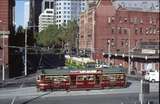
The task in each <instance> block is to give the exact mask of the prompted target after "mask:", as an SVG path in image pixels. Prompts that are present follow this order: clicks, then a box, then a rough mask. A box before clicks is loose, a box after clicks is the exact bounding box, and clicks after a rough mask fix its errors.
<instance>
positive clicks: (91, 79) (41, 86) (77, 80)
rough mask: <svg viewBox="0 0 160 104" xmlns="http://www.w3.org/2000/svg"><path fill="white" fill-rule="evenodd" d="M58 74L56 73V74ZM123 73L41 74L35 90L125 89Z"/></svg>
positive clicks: (61, 72)
mask: <svg viewBox="0 0 160 104" xmlns="http://www.w3.org/2000/svg"><path fill="white" fill-rule="evenodd" d="M57 72H58V73H57ZM125 86H126V75H125V72H122V71H116V72H113V70H111V69H98V70H97V69H95V70H67V69H66V70H61V69H60V70H52V71H50V72H47V71H46V70H45V72H43V74H41V75H39V76H38V78H37V89H38V90H47V89H51V90H54V89H65V90H74V89H94V88H107V87H125Z"/></svg>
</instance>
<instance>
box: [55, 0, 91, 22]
mask: <svg viewBox="0 0 160 104" xmlns="http://www.w3.org/2000/svg"><path fill="white" fill-rule="evenodd" d="M87 8H88V6H87V2H86V0H56V1H55V18H56V24H57V25H62V24H63V23H67V22H68V21H69V20H78V21H79V17H80V13H81V12H84V11H85V10H86V9H87Z"/></svg>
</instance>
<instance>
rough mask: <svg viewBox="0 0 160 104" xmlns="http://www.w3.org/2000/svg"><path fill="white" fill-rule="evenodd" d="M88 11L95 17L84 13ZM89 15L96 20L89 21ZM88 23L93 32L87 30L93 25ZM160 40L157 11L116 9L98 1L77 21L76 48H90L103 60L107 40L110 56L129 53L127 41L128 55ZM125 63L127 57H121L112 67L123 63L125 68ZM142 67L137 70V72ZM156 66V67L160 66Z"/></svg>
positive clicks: (106, 2)
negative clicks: (146, 43)
mask: <svg viewBox="0 0 160 104" xmlns="http://www.w3.org/2000/svg"><path fill="white" fill-rule="evenodd" d="M89 12H94V14H87V13H89ZM84 14H85V15H84ZM91 15H92V16H91ZM89 16H90V17H94V18H93V19H94V20H95V21H90V19H88V18H87V17H89ZM83 21H85V22H83ZM91 22H94V23H95V24H94V27H93V28H94V32H93V31H91V32H90V31H89V30H88V28H90V27H92V26H91V25H89V26H88V24H93V23H91ZM88 34H91V35H92V36H91V37H93V39H89V43H92V47H90V46H87V45H86V43H87V42H88V38H86V37H88ZM81 37H84V38H81ZM159 38H160V37H159V11H153V10H151V11H143V10H138V9H136V10H133V9H129V8H122V7H120V8H118V9H115V7H114V6H113V5H112V2H111V1H110V0H100V2H99V4H98V5H97V6H96V7H95V8H94V9H93V8H92V9H90V10H89V11H87V12H86V13H83V14H82V15H81V18H80V39H79V41H80V46H79V48H80V49H84V48H87V49H90V50H91V53H92V55H93V57H94V58H95V59H99V60H103V61H106V59H105V58H104V57H103V53H105V52H107V53H108V50H109V49H108V48H109V43H108V41H110V47H111V48H110V50H111V53H123V54H125V53H126V54H128V51H129V41H130V52H131V51H132V50H134V49H136V48H139V47H140V43H142V42H160V41H159ZM127 61H128V60H127V58H125V57H122V56H121V58H117V59H116V58H114V59H113V60H111V62H113V63H114V64H119V63H123V65H124V66H126V67H127V66H128V64H127ZM135 63H136V62H135ZM135 63H133V64H135ZM142 63H143V61H142ZM136 66H138V65H136ZM142 66H143V65H142ZM142 66H139V67H138V68H139V69H140V67H142ZM156 66H158V67H159V63H158V64H156ZM141 69H142V68H141Z"/></svg>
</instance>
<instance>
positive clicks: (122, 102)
mask: <svg viewBox="0 0 160 104" xmlns="http://www.w3.org/2000/svg"><path fill="white" fill-rule="evenodd" d="M34 81H35V80H34V77H30V78H24V79H19V80H16V83H17V84H15V81H14V82H13V85H12V81H11V84H9V83H8V84H7V86H5V87H2V88H0V104H140V103H139V102H138V99H139V96H138V95H139V94H138V93H139V92H140V81H136V80H129V81H128V82H129V83H130V85H129V86H128V87H127V88H120V89H119V88H117V89H104V90H89V91H70V92H66V91H53V92H51V91H48V92H37V91H36V87H35V85H34V83H33V82H34ZM150 91H151V93H150V94H149V95H146V96H145V101H146V102H147V100H149V101H152V102H153V103H150V104H159V102H158V101H159V93H158V92H159V83H150ZM144 104H147V103H144Z"/></svg>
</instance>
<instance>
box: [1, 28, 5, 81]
mask: <svg viewBox="0 0 160 104" xmlns="http://www.w3.org/2000/svg"><path fill="white" fill-rule="evenodd" d="M4 38H5V36H4V31H3V37H2V41H3V43H2V44H3V50H2V61H3V62H2V80H3V81H4V80H5V56H4V53H5V52H4V51H5V40H4Z"/></svg>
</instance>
